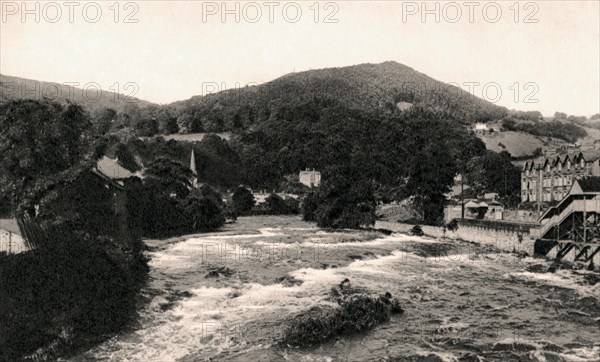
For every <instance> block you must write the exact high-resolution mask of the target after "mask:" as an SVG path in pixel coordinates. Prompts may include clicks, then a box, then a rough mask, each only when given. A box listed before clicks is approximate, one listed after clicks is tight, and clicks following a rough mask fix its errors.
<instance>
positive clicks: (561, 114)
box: [554, 112, 567, 120]
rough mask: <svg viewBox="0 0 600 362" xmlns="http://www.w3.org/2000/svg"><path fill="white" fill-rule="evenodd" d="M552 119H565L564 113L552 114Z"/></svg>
mask: <svg viewBox="0 0 600 362" xmlns="http://www.w3.org/2000/svg"><path fill="white" fill-rule="evenodd" d="M554 119H555V120H563V119H567V114H566V113H562V112H555V113H554Z"/></svg>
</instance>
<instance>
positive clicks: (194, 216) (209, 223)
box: [182, 194, 225, 232]
mask: <svg viewBox="0 0 600 362" xmlns="http://www.w3.org/2000/svg"><path fill="white" fill-rule="evenodd" d="M182 209H183V214H184V215H185V219H186V225H187V227H186V229H187V231H189V232H199V231H210V230H215V229H218V228H220V227H221V226H223V224H225V216H224V215H223V209H221V207H219V204H218V203H217V202H216V201H215V200H214V199H213V198H210V197H202V196H198V195H196V194H190V195H188V197H187V198H186V199H185V200H184V201H183V205H182Z"/></svg>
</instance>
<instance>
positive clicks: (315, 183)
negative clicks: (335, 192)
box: [299, 169, 321, 187]
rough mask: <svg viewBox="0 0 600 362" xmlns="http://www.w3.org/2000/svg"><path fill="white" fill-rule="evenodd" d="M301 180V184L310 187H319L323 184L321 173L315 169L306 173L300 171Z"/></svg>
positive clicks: (307, 170)
mask: <svg viewBox="0 0 600 362" xmlns="http://www.w3.org/2000/svg"><path fill="white" fill-rule="evenodd" d="M299 179H300V183H303V184H305V185H306V186H308V187H319V185H320V184H321V173H320V172H319V171H315V170H314V169H312V170H309V169H306V171H300V175H299Z"/></svg>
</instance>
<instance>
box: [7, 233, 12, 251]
mask: <svg viewBox="0 0 600 362" xmlns="http://www.w3.org/2000/svg"><path fill="white" fill-rule="evenodd" d="M11 252H12V232H11V231H9V232H8V253H9V254H11Z"/></svg>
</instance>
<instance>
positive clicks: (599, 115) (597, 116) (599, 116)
mask: <svg viewBox="0 0 600 362" xmlns="http://www.w3.org/2000/svg"><path fill="white" fill-rule="evenodd" d="M590 119H591V120H592V121H595V120H597V119H600V113H596V114H594V115H593V116H591V117H590Z"/></svg>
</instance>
